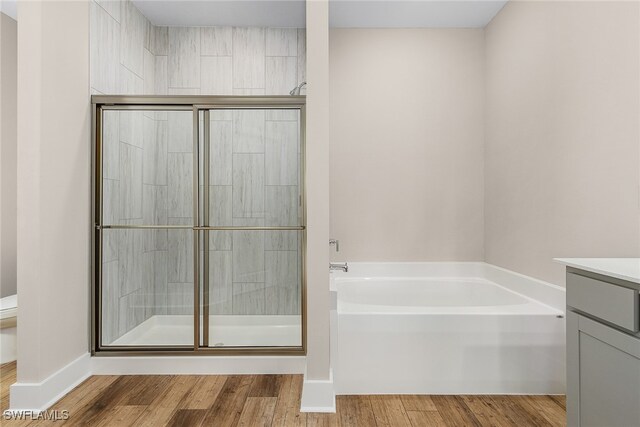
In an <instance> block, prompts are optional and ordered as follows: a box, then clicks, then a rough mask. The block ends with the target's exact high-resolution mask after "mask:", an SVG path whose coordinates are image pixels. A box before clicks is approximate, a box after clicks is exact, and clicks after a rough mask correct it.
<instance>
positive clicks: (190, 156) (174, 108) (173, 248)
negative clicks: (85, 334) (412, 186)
mask: <svg viewBox="0 0 640 427" xmlns="http://www.w3.org/2000/svg"><path fill="white" fill-rule="evenodd" d="M92 104H93V107H94V108H93V134H94V144H93V145H94V146H93V148H94V153H93V165H92V170H93V174H92V179H93V185H92V189H93V203H92V205H93V227H94V229H93V232H92V236H93V242H92V251H93V253H92V277H93V283H92V293H91V294H92V311H93V312H92V352H93V353H94V354H100V355H109V354H111V355H113V354H123V353H126V354H132V353H141V354H149V353H150V352H151V353H153V352H156V353H167V352H172V353H173V352H175V353H178V354H194V353H197V354H201V353H205V354H209V353H214V354H215V353H222V354H254V353H262V354H304V351H305V237H306V236H305V197H304V187H305V185H304V182H305V180H304V158H305V156H304V118H305V97H304V96H275V97H263V96H259V97H246V96H231V97H218V96H189V97H183V96H102V95H95V96H93V97H92Z"/></svg>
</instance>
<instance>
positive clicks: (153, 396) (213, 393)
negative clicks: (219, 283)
mask: <svg viewBox="0 0 640 427" xmlns="http://www.w3.org/2000/svg"><path fill="white" fill-rule="evenodd" d="M15 378H16V365H15V363H9V364H5V365H2V366H0V399H1V400H0V409H1V410H2V411H4V410H5V409H6V408H7V407H8V404H9V401H8V389H9V385H11V384H12V383H13V382H15ZM301 391H302V376H301V375H229V376H219V375H215V376H214V375H209V376H193V375H148V376H93V377H90V378H89V379H87V380H86V381H85V382H83V383H82V384H80V385H79V386H78V387H76V388H75V389H74V390H73V391H72V392H71V393H69V394H68V395H67V396H65V397H64V398H63V399H62V400H60V401H59V402H57V403H56V404H55V405H53V407H52V408H51V410H57V411H62V410H67V411H69V419H68V420H66V421H57V422H51V421H49V422H45V421H6V420H2V425H3V426H4V425H7V426H14V425H15V426H25V425H29V426H36V425H54V426H55V425H62V424H65V425H85V426H92V427H93V426H136V427H138V426H152V427H158V426H215V427H225V426H309V427H311V426H313V427H316V426H318V427H319V426H327V427H328V426H336V427H337V426H343V427H350V426H364V427H405V426H406V427H428V426H446V427H462V426H481V427H484V426H496V427H505V426H518V427H523V426H535V427H538V426H564V425H565V399H564V396H414V395H401V396H397V395H390V396H339V397H338V398H337V402H336V406H337V412H336V413H335V414H305V413H300V412H299V407H300V393H301Z"/></svg>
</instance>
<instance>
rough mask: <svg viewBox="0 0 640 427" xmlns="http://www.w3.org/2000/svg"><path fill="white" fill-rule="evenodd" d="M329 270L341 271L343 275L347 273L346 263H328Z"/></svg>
mask: <svg viewBox="0 0 640 427" xmlns="http://www.w3.org/2000/svg"><path fill="white" fill-rule="evenodd" d="M329 270H342V271H344V272H345V273H348V272H349V266H348V265H347V263H346V262H330V263H329Z"/></svg>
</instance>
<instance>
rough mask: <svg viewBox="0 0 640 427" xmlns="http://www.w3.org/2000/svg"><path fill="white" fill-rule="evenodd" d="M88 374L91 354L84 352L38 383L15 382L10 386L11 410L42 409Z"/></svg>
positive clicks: (38, 410) (89, 373) (34, 410)
mask: <svg viewBox="0 0 640 427" xmlns="http://www.w3.org/2000/svg"><path fill="white" fill-rule="evenodd" d="M90 375H91V356H90V354H89V353H86V354H83V355H82V356H80V357H78V358H77V359H76V360H74V361H73V362H71V363H69V364H68V365H66V366H64V367H63V368H62V369H60V370H58V371H57V372H55V373H54V374H53V375H51V376H49V378H47V379H45V380H44V381H42V382H40V383H15V384H13V385H12V386H11V395H10V396H11V397H10V407H11V410H12V411H32V412H40V411H44V410H46V409H47V408H49V407H50V406H51V405H53V404H54V403H56V402H57V401H58V400H60V399H61V398H62V397H63V396H64V395H66V394H67V393H69V392H70V391H71V390H72V389H73V388H74V387H76V386H77V385H78V384H80V383H81V382H82V381H84V380H86V379H87V378H88V377H89V376H90Z"/></svg>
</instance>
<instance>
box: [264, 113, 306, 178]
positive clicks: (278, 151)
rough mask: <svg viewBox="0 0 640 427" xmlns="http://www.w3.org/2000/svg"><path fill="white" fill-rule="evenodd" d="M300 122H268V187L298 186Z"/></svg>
mask: <svg viewBox="0 0 640 427" xmlns="http://www.w3.org/2000/svg"><path fill="white" fill-rule="evenodd" d="M298 129H299V126H298V122H297V121H295V122H294V121H281V122H271V121H269V122H266V147H265V165H266V170H265V173H266V183H267V185H297V184H298V168H299V166H298V146H299V145H300V144H299V142H298Z"/></svg>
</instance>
